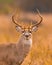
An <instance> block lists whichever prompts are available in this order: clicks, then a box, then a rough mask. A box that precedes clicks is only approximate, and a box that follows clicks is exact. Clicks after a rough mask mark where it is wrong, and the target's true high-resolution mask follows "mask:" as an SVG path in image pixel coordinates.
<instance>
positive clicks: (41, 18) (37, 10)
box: [32, 9, 43, 27]
mask: <svg viewBox="0 0 52 65" xmlns="http://www.w3.org/2000/svg"><path fill="white" fill-rule="evenodd" d="M36 10H37V12H38V15H39V17H40V18H41V20H40V21H39V22H38V23H36V24H34V25H32V27H34V26H38V25H39V24H40V23H41V22H42V20H43V18H42V16H41V15H40V12H39V10H38V9H36Z"/></svg>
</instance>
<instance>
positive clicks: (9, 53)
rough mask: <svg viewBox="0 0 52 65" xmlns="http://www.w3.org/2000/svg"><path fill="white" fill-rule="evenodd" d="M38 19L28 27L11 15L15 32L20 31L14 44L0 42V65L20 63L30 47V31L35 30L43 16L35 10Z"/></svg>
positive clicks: (19, 64) (16, 64) (18, 64)
mask: <svg viewBox="0 0 52 65" xmlns="http://www.w3.org/2000/svg"><path fill="white" fill-rule="evenodd" d="M37 12H38V15H39V17H40V21H39V22H37V23H36V24H33V25H32V26H31V27H29V28H23V27H22V26H21V25H19V24H18V23H17V22H16V21H15V19H14V17H15V15H12V22H13V23H14V24H15V25H16V26H15V28H16V30H17V32H20V33H21V36H20V39H19V40H18V42H17V43H15V44H12V43H11V44H8V45H6V44H0V65H3V64H4V65H21V64H22V63H23V61H24V60H25V58H26V56H27V55H28V53H29V51H30V50H31V48H32V32H33V31H34V32H36V31H37V29H38V27H39V25H40V24H41V22H42V20H43V18H42V16H41V15H40V12H39V10H37Z"/></svg>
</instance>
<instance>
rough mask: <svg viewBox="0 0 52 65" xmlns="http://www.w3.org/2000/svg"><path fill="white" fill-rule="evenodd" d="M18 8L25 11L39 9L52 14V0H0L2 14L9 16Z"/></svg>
mask: <svg viewBox="0 0 52 65" xmlns="http://www.w3.org/2000/svg"><path fill="white" fill-rule="evenodd" d="M17 8H21V9H22V10H25V11H34V10H35V9H36V8H38V9H39V10H40V11H41V12H43V13H51V12H52V0H0V13H6V14H8V13H10V12H12V10H14V9H17Z"/></svg>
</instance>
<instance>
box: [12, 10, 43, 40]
mask: <svg viewBox="0 0 52 65" xmlns="http://www.w3.org/2000/svg"><path fill="white" fill-rule="evenodd" d="M37 12H38V15H39V17H40V21H39V22H37V23H36V24H33V25H32V26H31V27H28V28H22V26H21V25H19V24H17V23H16V21H15V20H14V16H15V15H13V16H12V21H13V23H14V24H15V25H16V30H17V31H18V32H21V33H22V34H23V36H24V37H25V38H26V39H27V40H28V39H29V38H30V37H31V35H32V32H33V31H35V32H36V31H37V29H38V27H39V25H40V24H41V22H42V20H43V18H42V16H41V15H40V12H39V10H38V9H37Z"/></svg>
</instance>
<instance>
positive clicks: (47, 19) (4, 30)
mask: <svg viewBox="0 0 52 65" xmlns="http://www.w3.org/2000/svg"><path fill="white" fill-rule="evenodd" d="M36 8H38V9H39V11H40V13H41V15H42V17H43V22H42V24H41V26H39V28H38V31H37V32H33V47H32V51H31V53H30V54H29V56H30V59H29V56H28V59H27V60H26V61H25V62H24V65H29V61H30V60H33V61H31V62H32V63H31V65H52V0H0V44H4V43H12V42H13V43H15V42H17V41H18V38H20V37H19V36H20V33H19V32H17V31H16V29H15V24H14V23H13V22H12V19H11V17H12V15H13V13H15V11H17V13H16V15H19V16H18V18H19V17H20V16H21V17H28V18H29V19H31V20H35V19H36V20H38V21H39V20H40V19H39V17H38V14H37V15H36V14H35V12H36ZM21 11H22V12H23V13H22V14H21ZM16 18H17V17H16ZM19 21H20V20H18V21H17V23H18V22H19ZM22 22H23V21H22ZM22 22H21V21H20V25H22V26H25V25H26V24H25V23H27V24H29V23H30V22H29V23H28V22H27V21H26V22H25V23H22ZM29 25H30V24H29ZM26 27H27V25H26Z"/></svg>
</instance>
